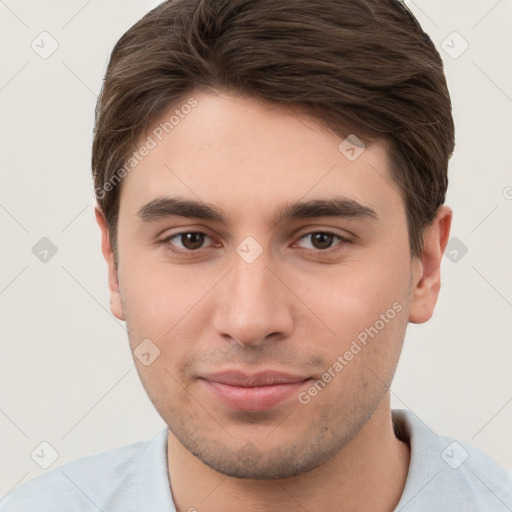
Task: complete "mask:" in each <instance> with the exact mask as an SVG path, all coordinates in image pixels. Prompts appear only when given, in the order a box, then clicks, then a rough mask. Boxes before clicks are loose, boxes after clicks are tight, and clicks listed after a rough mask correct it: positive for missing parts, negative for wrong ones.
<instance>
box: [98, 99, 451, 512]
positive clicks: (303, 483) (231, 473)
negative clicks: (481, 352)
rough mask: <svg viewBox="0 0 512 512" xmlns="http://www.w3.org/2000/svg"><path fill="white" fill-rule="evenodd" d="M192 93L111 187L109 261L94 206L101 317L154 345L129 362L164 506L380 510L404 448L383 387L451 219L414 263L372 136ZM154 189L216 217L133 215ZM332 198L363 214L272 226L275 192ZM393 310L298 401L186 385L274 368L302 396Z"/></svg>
mask: <svg viewBox="0 0 512 512" xmlns="http://www.w3.org/2000/svg"><path fill="white" fill-rule="evenodd" d="M191 96H193V97H194V98H196V100H197V101H198V105H197V106H196V107H195V108H194V109H193V110H192V112H191V113H190V114H188V115H187V116H186V117H185V118H184V119H182V120H180V123H179V125H178V126H176V127H175V128H174V130H173V131H172V132H170V133H169V135H168V136H166V137H165V138H164V139H163V140H162V141H161V142H160V143H159V144H158V145H157V147H156V148H154V149H152V150H151V151H150V152H149V154H148V155H147V156H145V157H144V159H143V160H142V161H141V162H140V163H139V164H138V165H137V167H136V168H135V169H134V170H133V171H132V172H131V173H129V174H128V175H127V176H126V177H125V178H124V180H123V182H122V185H121V191H120V193H121V200H120V214H119V224H118V247H119V265H118V268H116V266H115V264H114V257H113V254H112V249H111V244H110V240H109V236H108V229H107V226H106V222H105V219H104V217H103V214H102V212H101V210H100V209H99V208H97V209H96V217H97V221H98V224H99V226H100V228H101V231H102V250H103V254H104V257H105V259H106V261H107V263H108V268H109V287H110V292H111V309H112V312H113V314H114V315H115V316H116V317H117V318H118V319H120V320H124V321H126V324H127V327H128V333H129V341H130V346H131V349H132V350H135V349H136V348H137V346H138V345H139V344H140V343H141V341H142V340H144V339H147V338H149V339H150V340H152V342H153V343H154V344H155V345H156V346H157V347H158V348H159V350H160V355H159V357H157V358H156V359H155V360H154V362H152V364H150V365H148V366H145V365H144V364H142V363H141V362H140V361H139V360H138V359H137V358H135V359H134V360H135V363H136V365H137V369H138V372H139V375H140V378H141V380H142V383H143V385H144V387H145V389H146V391H147V393H148V395H149V397H150V399H151V400H152V402H153V403H154V405H155V407H156V409H157V410H158V412H159V413H160V414H161V416H162V417H163V419H164V420H165V421H166V423H167V425H168V426H169V429H170V430H169V435H168V460H169V474H170V481H171V487H172V493H173V498H174V500H175V502H176V506H177V510H178V511H180V512H184V511H189V510H194V509H195V510H198V511H200V512H203V511H205V512H207V511H218V510H223V511H225V512H230V511H235V510H237V511H239V510H246V511H260V510H266V511H272V510H279V511H281V512H283V511H284V512H286V511H293V512H296V511H297V510H302V509H305V510H308V511H309V512H316V511H320V510H322V511H325V510H334V509H336V510H344V511H356V510H372V511H375V512H381V511H382V512H384V511H391V510H393V509H394V507H395V506H396V504H397V503H398V501H399V499H400V496H401V493H402V491H403V487H404V484H405V480H406V477H407V470H408V465H409V457H410V451H409V447H408V445H407V444H406V443H404V442H402V441H400V440H398V439H397V438H396V437H395V435H394V433H393V426H392V420H391V413H390V400H389V386H390V384H391V381H392V378H393V375H394V372H395V369H396V365H397V362H398V358H399V355H400V351H401V348H402V344H403V340H404V336H405V331H406V327H407V324H408V323H409V322H413V323H422V322H426V321H427V320H428V319H429V318H430V317H431V315H432V313H433V310H434V306H435V303H436V301H437V297H438V293H439V289H440V262H441V258H442V254H443V251H444V249H445V246H446V243H447V241H448V237H449V231H450V225H451V219H452V212H451V210H450V208H448V207H447V206H443V207H441V208H440V210H439V212H438V215H437V217H436V219H435V221H434V222H433V224H432V225H431V226H430V227H429V228H428V229H427V230H426V233H425V237H424V239H425V244H424V251H423V254H422V255H421V257H420V258H411V254H410V247H409V241H408V234H407V219H406V213H405V205H404V202H403V200H402V197H401V195H400V190H399V188H398V186H397V185H396V184H395V183H394V182H393V180H392V178H391V175H390V171H389V167H388V158H387V148H386V145H385V144H384V143H383V142H382V143H375V144H372V145H370V146H367V147H366V149H365V150H364V152H363V153H362V154H361V155H360V156H359V157H358V158H357V159H356V160H355V161H349V160H348V159H347V158H346V157H345V156H344V154H342V153H341V152H340V151H339V149H338V146H339V144H340V142H342V141H343V138H342V137H340V136H339V135H335V134H333V133H332V132H330V131H329V130H327V129H326V128H324V127H323V126H321V125H320V124H319V123H317V122H316V121H315V120H313V119H311V118H308V117H306V116H304V115H301V114H299V113H298V112H296V111H295V112H294V111H293V110H290V109H285V108H283V107H280V106H275V105H269V104H267V103H263V102H261V101H259V100H254V99H250V98H247V97H243V96H236V95H232V94H227V93H218V94H207V93H203V92H199V91H195V92H194V94H193V95H192V94H191ZM174 108H175V107H174ZM172 110H173V109H170V112H172ZM168 117H169V113H166V114H165V115H163V116H162V119H161V120H159V121H157V123H155V126H156V125H158V124H159V123H160V122H161V121H162V120H165V119H168ZM149 133H151V132H149ZM162 196H173V197H180V198H182V199H190V200H196V201H202V202H204V203H207V204H208V205H214V206H215V207H217V208H219V209H221V210H222V211H223V212H224V214H225V216H226V218H227V221H228V222H227V223H223V222H220V221H217V220H205V219H198V218H188V217H182V216H170V217H167V218H162V219H159V220H154V221H143V220H141V219H140V218H139V217H138V215H137V212H138V211H139V209H140V208H141V207H142V206H143V205H145V204H146V203H148V202H150V201H152V200H153V199H155V198H157V197H162ZM335 196H336V197H341V196H342V197H344V198H349V199H352V200H355V201H357V202H358V203H360V204H362V205H365V206H368V207H370V208H372V209H373V210H374V211H375V212H376V214H377V218H375V219H373V218H340V217H313V218H302V219H293V220H284V221H282V222H279V223H275V222H274V221H273V216H274V214H275V213H276V211H277V210H278V208H279V207H281V206H282V205H283V204H284V203H285V202H294V201H299V200H300V201H306V200H311V199H330V198H333V197H335ZM325 231H328V232H333V233H335V234H336V235H340V236H343V237H346V238H347V239H348V240H349V241H348V242H342V241H340V239H338V238H337V237H336V236H334V237H332V238H327V243H326V244H325V245H326V246H327V248H325V245H323V246H322V245H321V244H319V243H315V240H314V236H312V233H313V234H314V233H319V232H320V233H322V232H325ZM181 232H189V233H190V232H191V233H197V232H202V233H205V234H206V235H207V236H206V237H204V241H203V243H202V245H201V240H202V238H199V244H198V245H199V247H200V248H199V249H196V248H195V247H197V244H196V245H195V246H194V245H193V244H191V243H187V240H186V239H185V240H183V238H182V237H180V236H174V238H172V239H171V240H168V241H167V242H162V240H163V239H164V238H168V237H170V236H171V235H176V234H177V233H181ZM247 236H251V237H253V238H254V239H255V240H256V241H257V243H258V244H259V246H260V247H261V249H262V252H261V254H260V255H259V256H258V257H257V258H256V259H255V261H253V262H252V263H248V262H247V261H245V260H244V259H243V258H242V257H241V256H240V255H239V253H237V251H236V248H237V246H239V245H240V243H241V242H242V241H243V240H244V239H245V238H246V237H247ZM324 242H325V241H324ZM329 242H330V243H329ZM171 248H174V249H175V250H178V251H180V250H181V251H183V252H186V251H187V250H188V255H183V254H177V253H174V252H173V251H172V250H171ZM194 251H195V252H194ZM396 303H398V304H399V305H400V306H401V310H400V312H399V313H396V315H395V316H394V318H393V319H392V320H389V322H387V323H386V324H385V327H384V328H382V329H381V330H379V332H378V334H377V335H376V336H375V337H374V338H372V339H369V341H368V343H367V345H366V346H364V348H363V349H362V350H361V351H360V352H358V353H357V354H356V355H354V357H353V358H352V359H351V360H350V361H348V362H347V364H346V365H344V366H343V369H342V370H341V371H339V372H338V373H336V374H335V377H334V378H332V379H331V380H330V381H329V382H328V384H327V385H326V386H325V387H324V388H322V389H321V391H320V392H318V393H317V394H316V395H315V396H313V397H310V398H311V400H310V401H309V402H308V403H307V404H303V403H300V401H299V400H298V399H297V396H295V395H294V396H292V397H291V398H289V399H287V400H285V401H284V402H282V403H281V404H279V405H277V406H275V407H272V408H270V409H268V410H264V411H259V412H251V411H237V410H233V409H232V408H230V407H228V406H226V405H225V404H223V403H221V402H220V401H219V400H218V399H217V398H216V397H215V396H214V395H213V394H212V393H211V392H210V391H209V389H208V387H207V386H205V381H204V380H202V379H201V378H200V377H201V376H203V375H204V374H205V373H208V372H212V371H219V370H224V369H233V368H235V369H241V370H243V371H245V372H247V373H255V372H257V371H261V370H264V369H271V370H276V371H282V372H286V373H290V374H293V375H296V376H302V377H304V378H310V379H311V380H309V381H307V382H304V383H303V385H302V387H301V388H300V389H299V391H301V392H307V391H308V390H309V389H310V388H311V385H312V383H313V382H314V381H316V380H318V379H321V378H322V375H324V374H325V372H326V371H327V370H328V368H330V367H331V368H332V365H333V363H334V362H335V361H336V360H337V358H338V356H339V355H340V354H344V353H345V352H346V351H347V350H349V349H350V347H351V344H352V342H353V341H354V340H355V339H357V335H358V334H360V333H361V332H362V331H364V329H365V328H368V327H370V326H373V325H375V323H376V321H377V320H379V315H381V314H384V313H385V312H386V311H387V310H389V309H390V308H392V305H393V304H396ZM341 504H343V508H342V507H341Z"/></svg>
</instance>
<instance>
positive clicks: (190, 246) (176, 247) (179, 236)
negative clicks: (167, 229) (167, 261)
mask: <svg viewBox="0 0 512 512" xmlns="http://www.w3.org/2000/svg"><path fill="white" fill-rule="evenodd" d="M206 238H210V237H209V236H208V235H207V234H206V233H201V232H197V231H183V232H182V233H176V234H175V235H172V236H169V237H167V238H166V239H164V240H162V243H163V244H167V245H170V246H171V247H170V249H171V250H172V251H174V252H178V253H186V252H193V251H197V250H198V249H202V248H203V245H204V243H205V239H206Z"/></svg>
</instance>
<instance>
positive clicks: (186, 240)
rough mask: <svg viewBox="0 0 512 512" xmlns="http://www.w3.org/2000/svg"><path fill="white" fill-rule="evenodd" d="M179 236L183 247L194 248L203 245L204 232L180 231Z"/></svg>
mask: <svg viewBox="0 0 512 512" xmlns="http://www.w3.org/2000/svg"><path fill="white" fill-rule="evenodd" d="M180 237H181V239H180V241H181V243H182V245H183V247H185V249H190V250H194V249H199V248H200V247H201V246H202V245H203V242H204V237H205V234H204V233H182V234H181V235H180Z"/></svg>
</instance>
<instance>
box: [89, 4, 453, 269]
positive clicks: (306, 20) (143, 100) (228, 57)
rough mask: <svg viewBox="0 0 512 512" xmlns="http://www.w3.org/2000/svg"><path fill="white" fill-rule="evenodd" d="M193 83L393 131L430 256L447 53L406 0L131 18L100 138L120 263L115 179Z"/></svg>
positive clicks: (347, 127) (447, 145)
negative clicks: (427, 231) (440, 49)
mask: <svg viewBox="0 0 512 512" xmlns="http://www.w3.org/2000/svg"><path fill="white" fill-rule="evenodd" d="M194 90H204V91H210V92H213V91H226V92H234V93H239V94H243V95H246V96H250V97H254V98H258V99H261V100H264V101H269V102H272V103H273V104H278V105H287V106H290V107H296V108H298V109H300V110H302V111H305V112H307V113H309V114H311V115H312V116H313V117H314V118H315V119H317V120H318V121H320V122H321V123H322V124H323V125H324V126H326V127H328V128H330V129H331V130H333V131H334V132H335V133H337V134H339V135H341V136H342V137H346V136H347V134H348V133H354V134H356V135H357V137H358V138H359V139H360V140H361V141H363V143H364V144H366V145H369V144H371V143H372V142H373V141H376V140H381V141H385V142H387V147H388V151H389V163H390V166H391V173H392V177H393V179H394V180H395V182H396V183H397V184H398V185H399V187H400V189H401V191H402V195H403V198H404V202H405V205H406V213H407V219H408V230H409V243H410V247H411V254H412V256H419V255H421V252H422V249H423V234H424V229H425V227H427V226H428V225H430V224H431V223H432V221H433V219H434V218H435V216H436V213H437V210H438V209H439V207H440V206H441V205H442V204H443V203H444V201H445V194H446V189H447V186H448V177H447V169H448V161H449V159H450V157H451V155H452V153H453V150H454V145H455V141H454V138H455V134H454V132H455V128H454V123H453V118H452V112H451V101H450V95H449V92H448V88H447V84H446V78H445V75H444V68H443V62H442V60H441V57H440V55H439V52H438V51H437V50H436V48H435V46H434V44H433V43H432V41H431V39H430V38H429V36H428V35H427V34H425V33H424V32H423V30H422V29H421V26H420V24H419V23H418V21H417V20H416V18H415V17H414V16H413V15H412V13H411V12H410V11H409V10H408V8H407V7H406V6H405V4H403V3H402V2H399V1H398V0H278V1H276V0H168V1H166V2H163V3H162V4H160V5H159V6H158V7H157V8H155V9H153V10H152V11H151V12H149V13H148V14H146V15H145V16H144V17H143V18H142V19H141V20H140V21H138V22H137V23H136V24H135V25H133V26H132V27H131V28H130V29H129V30H128V31H127V32H126V33H125V34H124V35H123V36H122V37H121V39H120V40H119V41H118V42H117V44H116V45H115V47H114V49H113V51H112V55H111V58H110V62H109V65H108V68H107V72H106V75H105V81H104V84H103V88H102V91H101V94H100V97H99V99H98V104H97V107H96V123H95V131H94V142H93V147H92V170H93V176H94V187H95V192H96V198H97V200H98V204H99V206H100V207H101V209H102V211H103V212H104V214H105V217H106V219H107V224H108V227H109V233H110V239H111V242H112V246H113V250H114V255H115V256H116V262H117V249H116V247H117V220H118V213H119V189H120V187H117V186H115V184H116V183H113V182H112V180H113V178H115V177H116V176H117V177H119V175H116V173H118V172H119V170H120V169H122V168H123V166H124V165H126V162H127V160H128V159H129V158H130V156H131V154H132V153H133V151H134V150H135V148H136V147H137V144H139V143H140V141H141V138H142V137H143V136H144V135H146V134H147V130H148V127H149V126H150V125H151V124H152V123H153V122H154V121H155V120H156V119H157V118H158V117H160V116H161V115H162V114H163V113H165V112H166V111H167V110H168V109H169V108H171V107H173V106H175V105H177V104H179V103H180V102H183V101H185V100H184V99H185V98H186V95H187V94H191V93H192V91H194ZM121 176H122V173H121ZM109 185H110V186H109Z"/></svg>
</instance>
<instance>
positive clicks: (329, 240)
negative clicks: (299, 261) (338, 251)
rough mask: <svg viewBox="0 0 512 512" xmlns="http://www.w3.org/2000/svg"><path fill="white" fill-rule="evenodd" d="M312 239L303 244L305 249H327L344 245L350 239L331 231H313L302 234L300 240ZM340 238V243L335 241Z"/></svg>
mask: <svg viewBox="0 0 512 512" xmlns="http://www.w3.org/2000/svg"><path fill="white" fill-rule="evenodd" d="M308 239H309V240H310V242H309V244H307V245H302V247H303V248H305V249H314V250H317V251H326V250H327V249H331V248H332V247H337V246H343V244H344V243H345V242H348V240H347V239H346V238H344V237H342V236H341V235H338V234H336V233H331V232H329V231H312V232H310V233H306V234H305V235H303V236H301V238H300V240H301V241H302V240H308ZM336 240H338V243H334V242H335V241H336Z"/></svg>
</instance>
